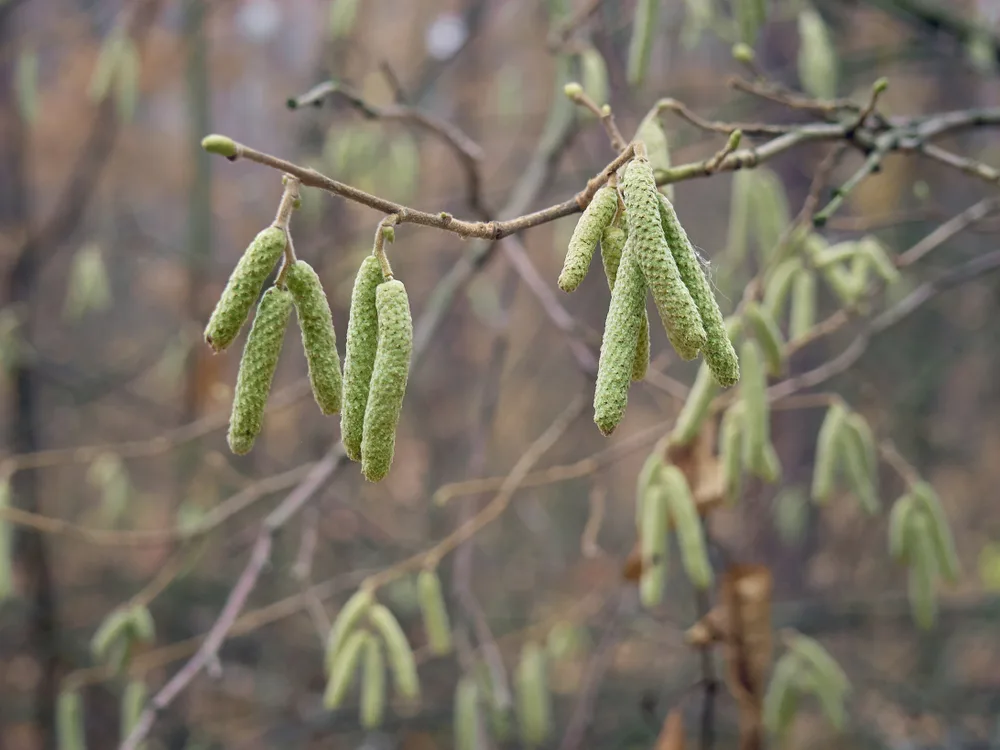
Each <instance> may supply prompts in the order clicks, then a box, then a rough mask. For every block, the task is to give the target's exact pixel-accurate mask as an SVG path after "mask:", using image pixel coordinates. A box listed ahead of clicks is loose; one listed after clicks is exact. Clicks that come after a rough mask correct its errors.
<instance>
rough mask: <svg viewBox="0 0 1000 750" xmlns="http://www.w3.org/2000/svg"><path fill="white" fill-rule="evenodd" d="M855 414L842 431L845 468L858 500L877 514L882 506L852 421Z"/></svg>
mask: <svg viewBox="0 0 1000 750" xmlns="http://www.w3.org/2000/svg"><path fill="white" fill-rule="evenodd" d="M853 416H854V415H853V414H852V415H850V416H849V417H848V418H847V419H846V420H845V421H844V427H843V429H841V431H840V440H841V445H840V451H841V455H842V456H843V459H844V468H845V469H846V470H847V478H848V480H849V481H850V483H851V489H853V490H854V494H855V495H857V498H858V502H860V503H861V507H862V508H863V509H864V510H865V512H866V513H869V514H870V515H875V514H876V513H878V512H879V510H880V507H881V506H880V503H879V498H878V491H877V490H876V488H875V482H874V479H873V475H872V471H871V467H870V465H869V460H868V458H867V456H866V455H865V447H864V445H863V443H862V439H861V438H860V436H859V435H858V432H857V430H856V428H855V426H854V424H853V423H852V421H851V417H853Z"/></svg>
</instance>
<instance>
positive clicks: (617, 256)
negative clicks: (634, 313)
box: [601, 225, 649, 381]
mask: <svg viewBox="0 0 1000 750" xmlns="http://www.w3.org/2000/svg"><path fill="white" fill-rule="evenodd" d="M626 239H627V236H626V234H625V230H624V229H621V228H620V227H616V226H614V225H609V226H606V227H605V228H604V233H603V234H602V235H601V260H602V261H603V263H604V275H605V276H607V278H608V290H609V291H614V288H615V280H616V279H617V278H618V266H619V264H620V263H621V259H622V248H624V247H625V241H626ZM642 296H643V304H642V327H641V328H640V329H639V342H638V344H636V348H635V359H633V360H632V380H634V381H639V380H642V379H643V378H645V377H646V370H647V369H648V368H649V315H648V314H647V312H646V302H645V298H646V291H645V281H644V282H643V293H642Z"/></svg>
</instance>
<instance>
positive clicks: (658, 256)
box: [621, 158, 706, 359]
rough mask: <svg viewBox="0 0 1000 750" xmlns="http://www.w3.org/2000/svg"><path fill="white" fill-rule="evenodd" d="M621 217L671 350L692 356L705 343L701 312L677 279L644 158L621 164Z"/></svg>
mask: <svg viewBox="0 0 1000 750" xmlns="http://www.w3.org/2000/svg"><path fill="white" fill-rule="evenodd" d="M621 185H622V188H623V190H624V192H625V220H626V223H627V224H628V234H629V240H630V241H631V242H632V243H633V244H634V246H635V252H636V255H637V256H638V258H639V265H640V267H641V268H642V273H643V276H645V279H646V283H647V284H648V285H649V290H650V292H652V295H653V301H654V302H655V303H656V309H657V310H658V311H659V313H660V319H661V320H662V321H663V327H664V328H665V329H666V332H667V337H668V338H669V339H670V343H671V344H672V345H673V347H674V349H676V350H677V353H678V354H679V355H680V356H681V358H682V359H694V358H695V357H696V356H697V355H698V352H699V351H700V350H701V348H702V347H703V346H704V345H705V341H706V334H705V329H704V327H703V326H702V321H701V314H700V313H699V312H698V308H697V307H696V306H695V303H694V300H693V299H692V298H691V292H690V291H688V288H687V286H686V285H685V284H684V281H683V280H682V279H681V275H680V272H679V271H678V269H677V263H676V262H675V260H674V256H673V255H672V254H671V252H670V249H669V248H668V246H667V240H666V238H665V237H664V234H663V225H662V224H661V222H660V197H661V196H660V193H659V191H658V190H657V189H656V180H655V179H654V177H653V169H652V167H651V166H650V164H649V160H648V159H644V158H635V159H632V161H630V162H629V163H628V166H627V167H625V174H624V176H623V178H622V183H621Z"/></svg>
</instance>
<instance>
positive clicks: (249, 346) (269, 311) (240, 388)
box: [229, 287, 292, 455]
mask: <svg viewBox="0 0 1000 750" xmlns="http://www.w3.org/2000/svg"><path fill="white" fill-rule="evenodd" d="M291 314H292V295H291V294H290V293H289V292H287V291H285V290H284V289H278V288H277V287H271V288H270V289H268V290H267V291H266V292H264V296H263V297H261V300H260V305H258V306H257V317H255V318H254V321H253V327H252V328H251V329H250V335H249V336H248V337H247V343H246V346H245V347H244V349H243V359H241V360H240V372H239V375H238V376H237V378H236V392H235V395H234V396H233V413H232V415H231V416H230V418H229V448H230V449H231V450H232V451H233V453H236V454H237V455H242V454H244V453H249V452H250V449H251V448H253V444H254V441H255V440H256V439H257V435H259V434H260V430H261V427H262V426H263V424H264V407H265V406H266V405H267V397H268V394H269V393H270V392H271V381H272V380H273V379H274V371H275V370H276V369H277V367H278V358H279V357H280V356H281V345H282V343H283V342H284V340H285V328H286V327H287V326H288V318H289V316H290V315H291Z"/></svg>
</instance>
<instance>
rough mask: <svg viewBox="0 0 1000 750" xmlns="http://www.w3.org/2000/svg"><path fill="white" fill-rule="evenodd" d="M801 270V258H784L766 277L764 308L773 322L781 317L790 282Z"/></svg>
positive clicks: (790, 285) (790, 286)
mask: <svg viewBox="0 0 1000 750" xmlns="http://www.w3.org/2000/svg"><path fill="white" fill-rule="evenodd" d="M801 268H802V260H801V258H786V259H785V260H783V261H781V263H779V264H778V267H777V268H775V269H774V271H773V272H772V273H771V274H770V275H769V276H768V277H767V284H766V285H765V287H764V307H765V308H766V309H767V311H768V312H770V313H771V317H772V318H774V319H775V320H777V319H778V318H779V317H781V312H782V310H783V309H784V306H785V300H786V299H787V298H788V292H789V290H790V289H791V288H792V282H793V281H794V279H795V276H796V274H797V273H798V272H799V269H801Z"/></svg>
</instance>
